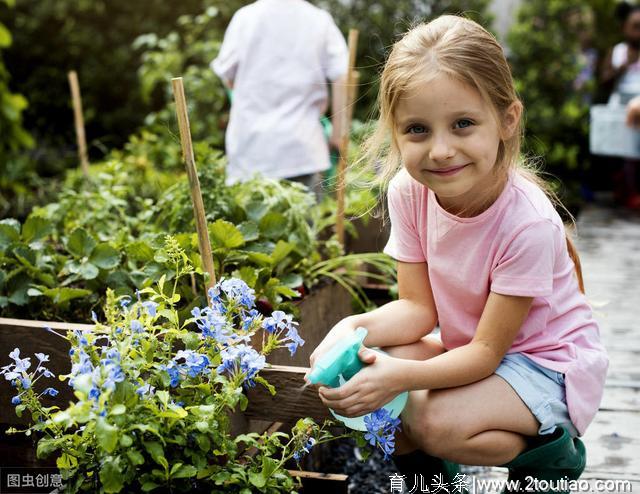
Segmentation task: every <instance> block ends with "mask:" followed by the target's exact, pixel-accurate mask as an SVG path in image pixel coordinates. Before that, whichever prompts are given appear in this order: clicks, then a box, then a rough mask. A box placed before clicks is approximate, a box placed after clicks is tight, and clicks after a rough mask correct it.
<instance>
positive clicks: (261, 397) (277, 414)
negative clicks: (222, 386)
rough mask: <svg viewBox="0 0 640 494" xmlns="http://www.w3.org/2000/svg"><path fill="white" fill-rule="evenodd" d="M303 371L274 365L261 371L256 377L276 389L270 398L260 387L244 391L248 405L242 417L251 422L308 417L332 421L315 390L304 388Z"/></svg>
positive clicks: (302, 369)
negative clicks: (250, 419)
mask: <svg viewBox="0 0 640 494" xmlns="http://www.w3.org/2000/svg"><path fill="white" fill-rule="evenodd" d="M308 370H309V369H308V368H305V367H290V366H284V365H274V366H273V367H272V368H270V369H264V370H262V371H261V372H260V375H261V376H262V377H264V378H265V379H266V380H267V381H269V383H271V384H272V385H273V386H275V388H276V395H275V396H271V394H270V393H269V391H267V390H266V389H265V388H264V387H262V386H260V385H257V386H255V387H254V388H250V389H249V390H248V391H247V396H248V398H249V405H248V406H247V409H246V410H245V415H246V416H247V417H249V418H253V419H267V418H268V419H270V420H277V421H282V422H286V421H295V420H298V419H299V418H300V417H311V418H313V419H315V420H319V421H322V420H324V419H329V418H332V417H333V416H332V415H331V414H330V413H329V409H328V408H327V407H325V406H324V405H323V404H322V402H321V401H320V397H319V396H318V391H317V390H316V388H315V387H308V388H305V387H304V385H305V381H304V375H305V373H306V372H307V371H308Z"/></svg>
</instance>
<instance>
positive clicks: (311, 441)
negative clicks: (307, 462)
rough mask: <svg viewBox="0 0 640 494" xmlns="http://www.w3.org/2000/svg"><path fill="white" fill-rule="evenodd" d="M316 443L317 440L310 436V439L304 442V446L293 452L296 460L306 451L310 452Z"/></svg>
mask: <svg viewBox="0 0 640 494" xmlns="http://www.w3.org/2000/svg"><path fill="white" fill-rule="evenodd" d="M315 443H316V440H315V439H314V438H312V437H310V438H309V440H308V441H307V442H306V443H305V444H304V446H302V448H300V449H299V450H297V451H295V452H294V453H293V458H294V459H295V460H296V461H300V459H301V458H302V456H303V455H304V454H305V453H309V451H310V450H311V448H313V445H314V444H315Z"/></svg>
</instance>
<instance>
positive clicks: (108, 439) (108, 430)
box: [96, 417, 118, 453]
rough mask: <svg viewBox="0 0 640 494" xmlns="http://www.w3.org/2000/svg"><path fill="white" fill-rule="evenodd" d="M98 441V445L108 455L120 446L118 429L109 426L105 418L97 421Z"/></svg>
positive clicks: (99, 418)
mask: <svg viewBox="0 0 640 494" xmlns="http://www.w3.org/2000/svg"><path fill="white" fill-rule="evenodd" d="M96 439H98V445H99V446H100V447H101V448H102V449H104V450H105V451H106V452H107V453H112V452H113V450H114V449H116V445H117V444H118V428H117V427H115V426H113V425H111V424H109V423H108V422H107V421H106V420H105V418H104V417H98V420H97V421H96Z"/></svg>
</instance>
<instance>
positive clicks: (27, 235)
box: [22, 216, 53, 243]
mask: <svg viewBox="0 0 640 494" xmlns="http://www.w3.org/2000/svg"><path fill="white" fill-rule="evenodd" d="M52 231H53V225H52V224H51V223H50V222H49V221H48V220H46V219H45V218H41V217H39V216H29V218H27V221H25V222H24V225H22V238H23V239H24V241H25V242H27V243H30V242H34V241H36V240H40V239H42V238H44V237H46V236H47V235H49V234H50V233H51V232H52Z"/></svg>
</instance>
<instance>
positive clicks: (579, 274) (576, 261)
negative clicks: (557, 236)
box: [566, 234, 584, 293]
mask: <svg viewBox="0 0 640 494" xmlns="http://www.w3.org/2000/svg"><path fill="white" fill-rule="evenodd" d="M566 239H567V250H568V251H569V257H570V258H571V260H572V261H573V264H574V265H575V268H576V277H577V278H578V287H579V288H580V291H581V292H582V293H584V279H583V278H582V265H581V264H580V256H579V255H578V250H577V249H576V247H575V245H573V240H571V237H569V235H568V234H567V235H566Z"/></svg>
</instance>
